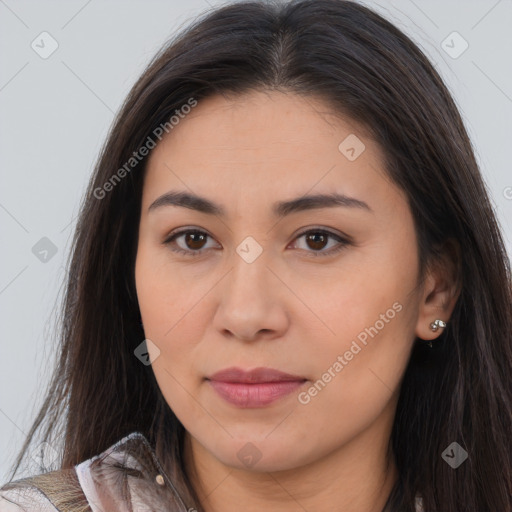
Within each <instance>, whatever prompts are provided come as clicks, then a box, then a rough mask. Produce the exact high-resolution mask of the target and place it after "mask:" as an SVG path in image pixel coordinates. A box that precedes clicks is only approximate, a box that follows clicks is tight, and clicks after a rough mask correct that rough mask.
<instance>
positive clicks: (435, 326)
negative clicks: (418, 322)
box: [430, 320, 446, 332]
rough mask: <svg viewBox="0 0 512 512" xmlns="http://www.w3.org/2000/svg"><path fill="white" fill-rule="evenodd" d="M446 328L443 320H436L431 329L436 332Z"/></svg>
mask: <svg viewBox="0 0 512 512" xmlns="http://www.w3.org/2000/svg"><path fill="white" fill-rule="evenodd" d="M440 327H441V328H444V327H446V322H443V321H442V320H434V321H433V322H432V323H431V324H430V329H431V330H432V331H434V332H436V331H437V330H438V329H439V328H440Z"/></svg>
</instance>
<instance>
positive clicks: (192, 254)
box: [163, 228, 351, 258]
mask: <svg viewBox="0 0 512 512" xmlns="http://www.w3.org/2000/svg"><path fill="white" fill-rule="evenodd" d="M187 233H193V234H200V235H206V236H208V237H210V235H209V234H208V233H206V232H205V231H200V230H198V229H183V230H181V231H177V232H176V233H171V234H170V235H169V236H168V237H167V238H166V239H165V240H164V242H163V244H164V245H170V244H171V243H172V242H174V240H175V239H176V238H178V237H179V236H181V235H185V234H187ZM310 233H315V234H321V235H326V236H328V237H331V238H334V239H335V240H336V241H337V242H339V245H338V246H336V247H335V248H332V249H330V250H328V251H306V252H308V253H310V255H311V256H313V257H315V258H316V257H323V256H331V255H333V254H336V253H338V252H340V251H342V250H343V249H345V247H346V246H347V245H350V243H351V242H350V241H349V240H347V239H345V238H343V237H341V236H340V235H337V234H336V233H332V232H331V231H327V230H325V229H315V228H313V229H308V230H307V231H303V232H302V233H299V234H298V235H297V236H296V238H295V239H298V238H301V237H303V236H304V235H308V234H310ZM210 238H212V237H210ZM171 250H172V251H173V252H177V253H179V254H184V255H186V256H190V257H197V256H200V255H201V254H203V252H205V251H207V250H208V249H199V250H196V251H194V250H185V249H181V248H180V247H178V248H171Z"/></svg>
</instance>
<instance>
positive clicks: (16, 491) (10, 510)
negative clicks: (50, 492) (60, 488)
mask: <svg viewBox="0 0 512 512" xmlns="http://www.w3.org/2000/svg"><path fill="white" fill-rule="evenodd" d="M13 483H14V484H18V483H19V482H18V481H15V482H13ZM5 487H6V486H4V487H2V488H0V512H22V511H23V512H35V511H37V512H40V511H41V512H56V511H57V509H56V508H55V507H54V506H53V505H52V502H51V501H50V500H49V499H48V498H47V497H46V496H45V495H44V494H43V493H42V492H40V491H39V490H38V489H36V488H33V487H28V486H24V485H20V486H19V487H11V488H8V489H6V488H5Z"/></svg>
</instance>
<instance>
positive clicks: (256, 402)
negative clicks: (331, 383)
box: [209, 380, 305, 408]
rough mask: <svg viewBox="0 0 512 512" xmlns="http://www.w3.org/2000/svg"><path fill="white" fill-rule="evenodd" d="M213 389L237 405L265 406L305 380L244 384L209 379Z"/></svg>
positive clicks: (245, 406)
mask: <svg viewBox="0 0 512 512" xmlns="http://www.w3.org/2000/svg"><path fill="white" fill-rule="evenodd" d="M209 382H210V384H211V385H212V387H213V389H214V390H215V391H216V392H217V393H218V394H219V395H220V396H221V397H222V398H224V400H226V401H227V402H229V403H231V404H233V405H236V406H237V407H243V408H248V407H264V406H266V405H268V404H270V403H272V402H274V401H275V400H278V399H279V398H282V397H283V396H286V395H289V394H290V393H292V392H293V391H295V390H296V389H298V388H299V387H300V386H302V384H304V382H305V381H298V380H293V381H281V382H261V383H259V384H243V383H241V382H221V381H217V380H209Z"/></svg>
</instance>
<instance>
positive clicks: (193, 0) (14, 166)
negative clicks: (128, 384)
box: [0, 0, 512, 485]
mask: <svg viewBox="0 0 512 512" xmlns="http://www.w3.org/2000/svg"><path fill="white" fill-rule="evenodd" d="M363 3H365V4H367V5H369V6H371V7H373V8H374V9H376V10H377V11H378V12H380V13H382V14H384V15H385V16H386V17H387V18H389V19H390V20H391V21H393V22H394V23H395V24H396V25H397V26H399V27H400V28H401V29H402V30H404V31H405V32H406V33H407V34H408V35H410V36H411V37H412V38H413V39H414V40H415V41H416V42H417V43H418V44H419V45H420V46H421V47H422V48H423V49H424V50H425V51H426V53H427V54H428V55H429V57H430V58H431V59H432V61H433V62H434V63H435V64H436V65H437V68H438V70H439V71H440V72H441V74H442V76H443V77H444V79H445V80H446V81H447V83H448V85H449V87H450V89H451V90H452V92H453V94H454V96H455V98H456V101H457V103H458V105H459V108H460V109H461V112H462V114H463V117H464V119H465V122H466V126H467V127H468V129H469V132H470V136H471V137H472V140H473V143H474V145H475V148H476V152H477V156H478V159H479V162H480V164H481V168H482V172H483V174H484V178H485V180H486V182H487V184H488V187H489V190H490V193H491V195H492V198H493V200H494V203H495V207H496V210H497V213H498V215H499V220H500V222H501V224H502V226H503V231H504V235H505V237H506V239H507V246H508V251H509V254H511V253H512V243H511V240H512V236H511V234H512V221H511V219H512V173H511V172H510V146H511V143H512V123H511V114H512V72H511V71H512V70H511V62H512V58H511V50H512V33H511V32H512V31H511V28H510V27H512V1H511V0H500V1H496V0H478V1H477V0H472V1H468V0H465V1H464V2H462V1H455V0H451V1H446V0H438V1H425V0H424V1H421V0H414V1H412V0H393V1H391V2H386V1H384V0H379V1H378V2H377V1H365V2H363ZM217 5H220V2H216V1H214V0H167V1H163V0H161V1H156V0H153V1H142V0H140V1H124V2H121V1H105V0H89V1H86V0H81V1H35V0H33V1H15V0H0V48H1V49H2V51H1V57H0V59H1V60H0V169H1V171H0V172H1V188H0V225H1V230H2V231H1V233H2V239H1V240H2V241H1V258H2V260H1V266H0V308H1V309H0V311H1V333H2V338H1V343H2V345H1V346H2V357H1V358H0V393H1V395H0V485H1V484H2V483H4V481H5V480H6V477H7V470H8V467H9V466H10V464H11V463H12V462H13V461H14V456H15V454H16V453H17V451H18V449H19V448H20V447H21V444H22V441H23V440H24V437H25V434H26V432H28V429H29V426H30V424H31V422H32V420H33V417H34V415H35V412H36V410H37V406H38V405H39V404H40V402H41V400H42V398H43V391H44V388H45V385H46V383H47V381H48V377H49V374H50V370H51V367H50V363H51V361H52V360H53V359H52V357H51V356H52V348H53V346H54V341H53V340H54V339H55V336H54V332H55V329H56V325H55V322H54V319H55V312H56V310H55V306H56V301H57V299H58V294H59V289H60V287H61V285H62V283H63V281H64V278H65V272H64V264H65V261H66V257H67V254H68V251H69V248H70V240H71V236H72V233H73V229H74V226H75V218H76V214H77V212H78V205H79V201H80V198H81V197H82V194H83V193H84V190H85V185H86V183H87V181H88V178H89V176H90V173H91V171H92V168H93V165H94V162H95V160H96V157H97V155H98V152H99V149H100V146H101V143H102V141H103V140H104V138H105V136H106V133H107V129H108V127H109V125H110V123H111V121H112V119H113V115H114V113H115V112H116V111H117V109H118V108H119V107H120V105H121V103H122V101H123V99H124V97H125V96H126V94H127V93H128V91H129V89H130V87H131V85H132V84H133V82H134V81H135V79H136V78H137V77H138V75H139V74H140V73H141V72H142V70H143V68H144V66H145V64H146V63H147V62H148V61H149V59H150V58H151V57H152V56H153V54H154V53H155V52H156V51H157V50H158V49H159V48H160V46H161V45H162V44H163V43H164V42H165V41H166V40H167V39H168V38H169V37H170V36H171V35H172V34H173V33H174V32H175V31H176V30H177V29H179V28H180V27H182V26H185V25H186V24H187V23H188V21H191V20H192V19H193V18H194V17H195V16H196V15H198V14H200V13H202V12H203V11H205V10H207V9H210V8H211V7H215V6H217ZM43 31H46V32H48V33H50V34H51V36H52V37H53V38H54V39H55V40H56V41H57V43H58V45H59V46H58V49H57V50H56V51H55V52H54V53H53V54H52V55H51V56H50V57H48V58H47V59H43V58H41V57H40V56H39V55H38V54H37V53H36V52H35V51H34V50H33V49H32V48H31V44H32V42H33V41H34V40H35V41H36V43H37V42H38V41H40V38H38V36H39V35H40V34H41V32H43ZM453 31H457V32H458V33H459V34H460V35H461V36H462V37H463V38H464V39H465V40H466V41H467V43H468V44H469V47H468V49H467V50H466V51H465V52H464V53H462V55H460V56H459V57H458V58H456V59H453V58H452V57H451V56H449V55H448V53H446V51H445V50H444V49H443V45H442V42H443V41H444V40H446V38H447V36H449V35H450V34H451V33H452V32H453ZM452 40H453V43H452V42H451V41H452ZM39 44H40V46H41V45H42V43H40V42H39ZM445 44H449V45H451V46H453V48H452V50H451V51H452V52H454V51H455V52H457V51H459V50H460V49H461V48H462V46H461V44H462V42H461V41H460V40H457V39H453V38H452V39H450V38H449V39H448V40H447V43H445ZM45 48H48V43H45ZM43 237H47V238H49V239H50V240H51V242H52V243H53V244H54V245H55V246H56V248H57V252H56V254H55V255H54V256H53V257H49V256H51V253H50V254H49V255H48V256H47V258H48V261H46V262H43V261H41V260H40V259H39V258H38V257H36V255H35V254H34V253H33V251H32V248H33V247H34V245H35V244H36V243H37V242H38V241H39V240H40V239H41V238H43ZM40 257H44V255H40ZM52 333H53V334H52Z"/></svg>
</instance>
